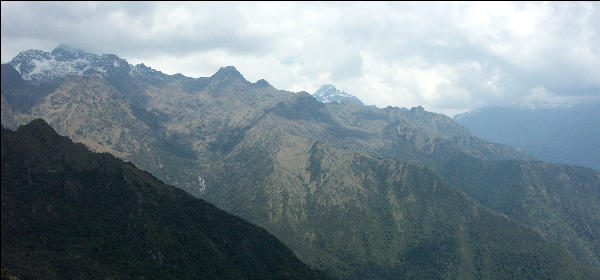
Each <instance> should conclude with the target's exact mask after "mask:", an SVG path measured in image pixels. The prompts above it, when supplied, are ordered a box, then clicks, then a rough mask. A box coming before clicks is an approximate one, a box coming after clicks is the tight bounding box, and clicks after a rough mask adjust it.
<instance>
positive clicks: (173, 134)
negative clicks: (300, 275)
mask: <svg viewBox="0 0 600 280" xmlns="http://www.w3.org/2000/svg"><path fill="white" fill-rule="evenodd" d="M4 67H10V68H12V66H10V65H6V66H4V65H3V75H4ZM128 71H129V72H128V74H126V75H125V74H124V75H115V76H110V77H108V78H105V77H103V76H101V75H93V76H91V75H79V76H66V77H65V78H61V79H59V80H60V82H58V83H56V82H54V83H56V84H52V83H51V82H50V81H49V80H48V81H41V82H39V83H34V82H32V81H28V80H24V79H22V77H21V76H20V74H19V72H18V71H16V70H14V69H13V70H12V73H13V74H14V73H17V74H14V75H12V78H11V79H6V80H5V79H4V78H3V79H2V98H3V99H2V110H3V112H2V121H3V123H4V122H5V121H6V122H7V123H9V124H10V125H12V126H13V127H14V126H16V125H18V124H22V123H26V122H27V121H29V120H31V119H33V118H44V119H46V120H47V121H48V122H49V123H50V124H51V125H52V126H53V127H54V128H55V129H56V130H57V131H58V132H60V133H62V134H65V135H68V136H69V137H72V138H73V139H74V140H75V141H80V142H82V143H84V144H85V145H86V146H88V147H91V148H92V149H94V150H96V151H106V152H111V153H113V154H115V155H118V156H119V157H121V158H123V159H126V160H129V161H132V162H134V163H135V164H136V165H138V166H140V167H141V168H143V169H145V170H148V171H149V172H151V173H152V174H154V175H156V176H157V177H159V178H161V179H162V180H164V181H166V182H168V183H170V184H173V185H175V186H177V187H180V188H182V189H184V190H186V191H188V192H190V193H192V194H194V195H196V196H199V197H202V198H205V199H206V200H208V201H210V202H212V203H215V204H216V205H217V206H218V207H221V208H223V209H225V210H227V211H229V212H232V213H234V214H236V215H239V216H241V217H243V218H246V219H248V220H250V221H252V222H254V223H257V224H258V225H261V226H263V227H265V228H266V229H267V230H269V231H270V232H272V233H273V234H274V235H276V236H277V237H278V238H280V239H281V240H282V241H283V242H284V243H285V244H286V245H288V246H289V247H290V248H291V249H292V250H293V251H294V252H295V253H296V255H297V256H298V257H299V258H300V259H301V260H303V261H305V262H307V263H309V264H311V265H313V266H315V267H317V268H322V269H325V270H327V271H329V272H332V273H334V274H335V275H336V276H339V277H340V278H344V279H355V278H373V279H396V278H398V277H400V276H402V277H405V278H409V279H416V278H435V279H450V278H478V279H487V278H498V277H499V276H498V275H502V276H504V277H509V278H527V277H533V278H561V275H562V276H564V278H567V279H568V278H570V277H568V276H566V275H569V274H573V275H576V274H577V273H581V275H582V276H581V278H585V277H584V276H583V275H584V274H586V273H590V271H589V270H588V269H587V268H583V267H580V266H579V265H577V264H575V263H573V262H572V260H570V258H569V257H565V256H564V255H563V254H562V253H561V252H560V251H554V249H552V248H551V246H548V244H546V243H545V242H546V241H548V242H551V243H552V244H555V245H557V246H558V247H560V248H561V249H563V250H565V251H567V252H569V253H570V254H571V255H573V256H575V257H577V258H578V259H579V260H581V261H584V262H586V263H588V264H592V265H594V266H596V267H598V266H600V261H599V258H598V256H600V238H598V234H599V232H600V229H599V227H598V225H600V223H598V219H599V217H600V207H598V205H599V203H600V199H598V196H597V194H598V193H600V190H598V188H599V186H600V176H599V173H598V172H597V171H593V170H590V169H586V168H580V167H570V166H561V165H555V164H547V163H541V162H528V160H534V159H535V158H534V157H532V156H530V155H529V154H527V153H525V152H523V151H522V150H519V149H515V148H511V147H509V146H505V145H501V144H493V143H490V142H486V141H484V140H481V139H479V138H476V137H474V136H472V135H471V134H470V133H469V131H468V130H467V129H466V128H464V127H463V126H461V125H459V124H457V123H455V122H454V121H453V120H452V119H450V118H448V117H446V116H444V115H441V114H435V113H431V112H427V111H425V110H423V108H422V107H414V108H411V109H410V110H406V109H400V108H394V107H388V108H384V109H379V108H373V107H366V106H361V105H360V104H355V103H352V102H331V103H323V102H319V101H318V100H317V99H315V97H313V96H312V95H310V94H308V93H306V92H300V93H292V92H286V91H281V90H277V89H275V88H273V87H272V86H271V85H269V84H268V82H266V81H264V80H259V81H257V82H256V83H251V82H248V81H247V80H246V79H244V77H243V75H242V74H241V73H239V72H238V71H237V70H236V69H235V68H234V67H223V68H221V69H220V70H219V71H217V73H215V74H214V75H213V76H211V77H206V78H198V79H193V78H188V77H185V76H182V75H164V74H158V75H137V74H132V73H133V72H135V71H134V70H132V67H130V68H129V70H128ZM9 72H10V71H7V73H9ZM145 73H146V72H145ZM157 73H160V72H157ZM48 83H49V84H50V85H52V86H46V87H44V85H46V84H48ZM5 95H6V97H5ZM5 100H8V101H5ZM19 104H26V105H23V106H21V105H19ZM548 170H553V172H552V174H551V175H552V176H555V175H556V176H558V177H557V178H554V177H552V176H548V175H549V174H548V173H547V172H548ZM440 175H441V177H440ZM546 177H548V178H553V179H550V181H547V180H546ZM565 178H568V179H569V180H566V179H565ZM556 180H560V181H556ZM447 183H451V184H452V185H448V184H447ZM457 187H458V188H460V189H462V190H463V191H464V192H463V191H460V190H459V189H458V188H457ZM465 193H466V194H465ZM523 194H525V196H522V195H523ZM511 195H512V196H511ZM469 196H471V197H474V198H476V199H477V200H474V199H472V198H471V197H469ZM525 198H526V199H525ZM479 203H482V204H484V205H485V206H489V207H491V208H492V209H494V210H495V211H498V212H493V211H491V210H489V209H488V208H486V207H484V206H481V205H480V204H479ZM571 205H580V207H570V206H571ZM503 215H506V216H503ZM505 217H509V219H508V220H507V219H506V218H505ZM523 225H525V226H527V227H528V228H524V227H523ZM538 234H539V235H538ZM532 246H533V247H532ZM533 260H535V261H533ZM540 260H542V261H540ZM523 267H526V269H525V270H523V269H521V268H523Z"/></svg>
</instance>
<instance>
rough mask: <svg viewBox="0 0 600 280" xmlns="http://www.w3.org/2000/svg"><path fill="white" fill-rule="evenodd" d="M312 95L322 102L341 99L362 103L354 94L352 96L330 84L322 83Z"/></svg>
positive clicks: (339, 100) (340, 100)
mask: <svg viewBox="0 0 600 280" xmlns="http://www.w3.org/2000/svg"><path fill="white" fill-rule="evenodd" d="M313 96H314V97H315V98H316V99H317V100H319V101H321V102H323V103H329V102H334V101H335V102H342V101H350V102H353V103H356V104H360V105H363V103H362V102H361V101H360V100H359V99H358V98H356V96H353V95H351V94H349V93H347V92H344V91H341V90H338V89H337V88H336V87H335V86H334V85H331V84H324V85H322V86H321V87H320V88H319V89H318V90H317V91H316V92H315V93H314V94H313Z"/></svg>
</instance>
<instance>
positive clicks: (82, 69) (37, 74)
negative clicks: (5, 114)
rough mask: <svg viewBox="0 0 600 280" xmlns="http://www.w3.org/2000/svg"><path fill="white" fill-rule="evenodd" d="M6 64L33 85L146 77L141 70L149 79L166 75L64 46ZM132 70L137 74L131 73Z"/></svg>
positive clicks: (29, 52)
mask: <svg viewBox="0 0 600 280" xmlns="http://www.w3.org/2000/svg"><path fill="white" fill-rule="evenodd" d="M9 64H10V65H11V66H12V67H13V68H15V70H17V72H19V74H20V75H21V77H22V78H23V79H24V80H29V81H35V82H40V81H48V80H55V79H60V78H64V77H65V76H67V75H100V76H103V77H107V76H111V75H114V74H123V73H128V74H129V75H140V74H144V75H148V74H149V73H144V72H145V71H144V70H146V71H148V72H151V73H150V74H151V75H152V76H161V75H165V74H163V73H162V72H159V71H156V70H154V69H151V68H149V67H139V68H136V67H134V66H133V65H130V64H129V63H128V62H127V61H126V60H124V59H122V58H120V57H118V56H116V55H113V54H104V55H96V54H91V53H87V52H85V51H83V50H81V49H77V48H73V47H70V46H68V45H65V44H61V45H59V46H58V47H56V48H55V49H54V50H52V52H50V53H48V52H45V51H41V50H27V51H24V52H21V53H19V54H18V55H17V56H16V57H15V58H13V59H12V60H11V61H10V62H9ZM133 69H135V70H137V71H132V70H133ZM165 76H166V75H165Z"/></svg>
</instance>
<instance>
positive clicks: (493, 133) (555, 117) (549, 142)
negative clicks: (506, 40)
mask: <svg viewBox="0 0 600 280" xmlns="http://www.w3.org/2000/svg"><path fill="white" fill-rule="evenodd" d="M454 120H455V121H457V122H458V123H460V124H462V125H464V126H465V127H467V128H468V129H469V130H470V131H471V132H473V134H474V135H476V136H477V137H481V138H482V139H485V140H488V141H492V142H496V143H502V144H507V145H511V146H515V147H519V148H521V149H523V150H525V151H527V152H529V153H531V154H533V155H535V156H536V157H538V158H539V159H541V160H545V161H552V162H560V163H567V164H577V165H583V166H588V167H592V168H595V169H596V170H600V102H591V103H580V104H577V105H574V106H570V107H558V108H535V109H531V108H515V107H489V108H483V109H478V110H476V111H473V112H468V113H465V114H461V115H457V116H455V117H454Z"/></svg>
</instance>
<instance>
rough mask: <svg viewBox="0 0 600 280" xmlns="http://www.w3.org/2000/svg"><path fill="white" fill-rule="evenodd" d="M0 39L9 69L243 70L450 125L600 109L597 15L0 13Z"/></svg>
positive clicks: (411, 9)
mask: <svg viewBox="0 0 600 280" xmlns="http://www.w3.org/2000/svg"><path fill="white" fill-rule="evenodd" d="M1 38H2V62H3V63H5V62H7V61H8V60H10V59H11V58H12V57H14V56H15V55H16V54H17V53H18V52H19V51H22V50H25V49H29V48H38V49H44V50H51V49H52V48H53V47H55V46H56V45H58V43H60V42H65V43H68V44H72V45H74V46H78V47H82V48H84V49H85V50H87V51H90V52H96V53H114V54H117V55H119V56H121V57H123V58H125V59H128V60H129V61H130V62H131V63H139V62H144V63H145V64H146V65H149V66H151V67H153V68H155V69H158V70H161V71H163V72H166V73H177V72H181V73H183V74H185V75H189V76H194V77H198V76H210V75H212V74H213V73H214V72H215V71H216V70H218V69H219V67H221V66H225V65H234V66H236V67H237V68H238V70H239V71H240V72H241V73H242V74H243V75H244V76H245V77H246V78H247V79H249V80H251V81H255V80H257V79H260V78H265V79H266V80H268V81H269V82H270V83H271V84H273V85H274V86H275V87H277V88H281V89H287V90H292V91H300V90H305V91H308V92H314V91H315V90H316V89H317V88H318V87H319V86H320V85H321V84H323V83H333V84H335V85H336V86H338V87H339V88H341V89H343V90H344V91H347V92H349V93H351V94H354V95H356V96H358V97H359V98H361V99H362V100H363V101H364V102H365V103H367V104H376V105H378V106H387V105H393V106H404V107H411V106H416V105H423V106H424V107H425V108H426V109H428V110H432V111H436V112H442V113H447V114H453V113H456V112H461V111H464V110H468V109H474V108H476V107H479V106H486V105H493V104H495V105H500V104H512V103H515V102H522V103H528V102H529V103H531V102H534V101H533V100H538V101H539V100H547V101H548V102H563V103H564V102H565V100H570V101H574V100H578V99H589V98H600V79H598V78H597V77H598V76H599V75H600V74H599V73H600V4H598V3H596V2H568V3H566V2H563V3H537V2H533V3H531V2H525V3H522V2H517V3H513V2H493V3H487V2H485V3H458V4H456V3H415V2H413V3H397V2H393V3H385V2H377V3H370V2H368V3H367V2H350V3H338V2H331V3H327V2H308V3H290V2H275V3H271V2H258V3H254V2H252V3H246V2H244V3H230V2H227V3H218V2H208V3H207V2H202V3H183V2H181V3H171V2H169V3H166V2H151V3H150V2H147V3H137V2H135V3H134V2H126V3H114V2H94V3H18V2H2V33H1ZM541 89H543V90H541ZM538 101H536V102H538Z"/></svg>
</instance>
